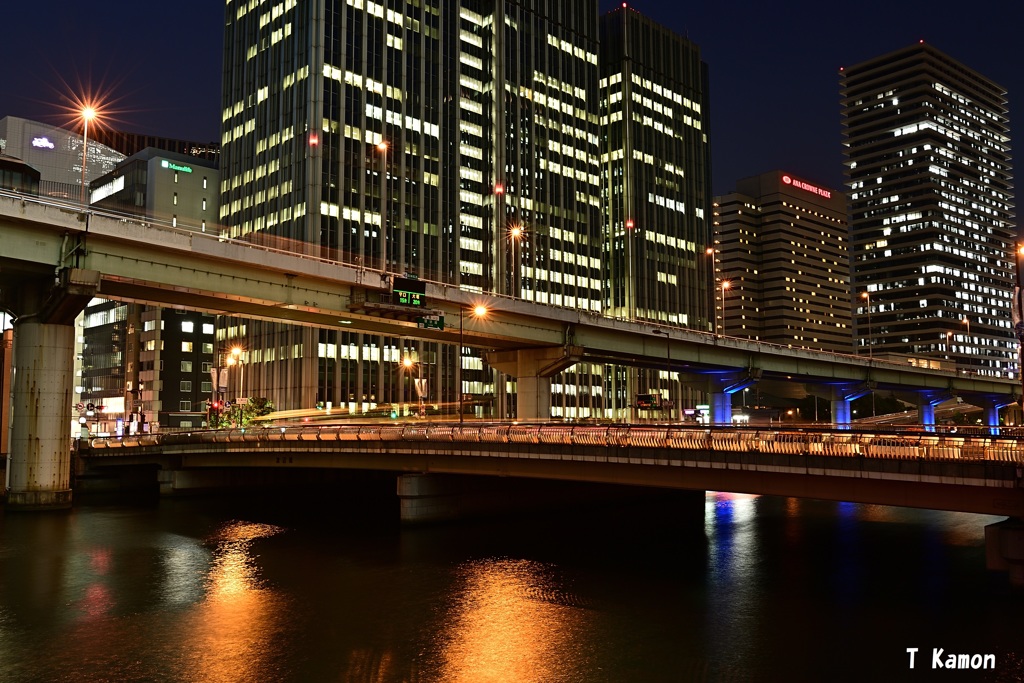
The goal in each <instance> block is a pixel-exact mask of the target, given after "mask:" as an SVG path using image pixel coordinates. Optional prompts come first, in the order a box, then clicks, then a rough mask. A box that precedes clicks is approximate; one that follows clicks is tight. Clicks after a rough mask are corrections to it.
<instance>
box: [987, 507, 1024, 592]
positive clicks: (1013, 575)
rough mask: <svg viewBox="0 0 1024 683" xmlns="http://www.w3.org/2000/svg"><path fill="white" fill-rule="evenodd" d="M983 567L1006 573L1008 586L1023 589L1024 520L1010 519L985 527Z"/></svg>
mask: <svg viewBox="0 0 1024 683" xmlns="http://www.w3.org/2000/svg"><path fill="white" fill-rule="evenodd" d="M985 565H986V566H987V567H988V569H991V570H995V571H1004V572H1008V573H1009V578H1010V585H1012V586H1014V587H1015V588H1024V519H1021V518H1019V517H1010V518H1007V519H1004V520H1003V521H1002V522H996V523H995V524H989V525H988V526H986V527H985Z"/></svg>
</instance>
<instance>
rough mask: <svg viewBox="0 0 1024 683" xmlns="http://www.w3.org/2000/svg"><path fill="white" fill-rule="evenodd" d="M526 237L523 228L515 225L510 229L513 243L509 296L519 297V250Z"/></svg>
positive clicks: (509, 237) (509, 234)
mask: <svg viewBox="0 0 1024 683" xmlns="http://www.w3.org/2000/svg"><path fill="white" fill-rule="evenodd" d="M525 237H526V230H524V229H523V226H521V225H519V224H515V225H513V226H511V227H510V228H509V229H508V239H509V241H510V242H511V243H512V273H511V277H510V278H509V280H510V283H509V285H510V289H511V291H510V292H509V294H511V295H512V296H515V297H517V296H519V250H520V243H521V242H522V241H523V239H524V238H525Z"/></svg>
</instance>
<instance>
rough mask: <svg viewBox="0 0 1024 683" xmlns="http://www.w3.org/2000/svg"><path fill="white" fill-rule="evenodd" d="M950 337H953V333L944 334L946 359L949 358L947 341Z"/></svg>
mask: <svg viewBox="0 0 1024 683" xmlns="http://www.w3.org/2000/svg"><path fill="white" fill-rule="evenodd" d="M952 337H953V333H952V332H947V333H946V358H949V341H950V339H952Z"/></svg>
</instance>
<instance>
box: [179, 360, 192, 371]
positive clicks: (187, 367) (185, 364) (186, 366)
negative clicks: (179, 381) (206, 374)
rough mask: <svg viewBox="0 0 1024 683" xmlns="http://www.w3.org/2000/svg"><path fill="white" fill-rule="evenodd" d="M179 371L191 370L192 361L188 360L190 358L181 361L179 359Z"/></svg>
mask: <svg viewBox="0 0 1024 683" xmlns="http://www.w3.org/2000/svg"><path fill="white" fill-rule="evenodd" d="M181 371H182V372H192V361H190V360H183V361H181Z"/></svg>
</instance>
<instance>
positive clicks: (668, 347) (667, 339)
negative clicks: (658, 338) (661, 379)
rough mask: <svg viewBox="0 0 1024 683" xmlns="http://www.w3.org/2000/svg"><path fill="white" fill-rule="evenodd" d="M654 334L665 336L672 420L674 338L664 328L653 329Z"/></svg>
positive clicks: (670, 417)
mask: <svg viewBox="0 0 1024 683" xmlns="http://www.w3.org/2000/svg"><path fill="white" fill-rule="evenodd" d="M651 333H652V334H660V335H662V336H664V337H665V381H666V382H667V383H668V404H669V409H668V419H669V422H671V421H672V407H671V406H672V338H671V336H669V333H668V332H666V331H664V330H651Z"/></svg>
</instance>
